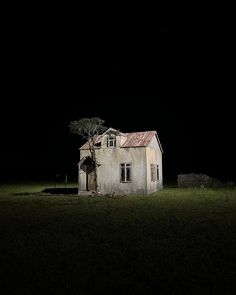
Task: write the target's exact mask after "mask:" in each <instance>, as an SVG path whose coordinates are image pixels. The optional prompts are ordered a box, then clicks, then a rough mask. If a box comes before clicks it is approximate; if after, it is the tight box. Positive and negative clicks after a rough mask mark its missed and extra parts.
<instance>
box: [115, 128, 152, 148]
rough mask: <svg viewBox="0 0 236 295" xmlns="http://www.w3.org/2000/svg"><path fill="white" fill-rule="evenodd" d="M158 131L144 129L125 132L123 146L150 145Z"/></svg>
mask: <svg viewBox="0 0 236 295" xmlns="http://www.w3.org/2000/svg"><path fill="white" fill-rule="evenodd" d="M155 135H156V131H143V132H131V133H125V136H126V140H125V142H124V143H123V145H122V146H121V147H142V146H148V145H149V143H150V142H151V140H152V138H153V136H155Z"/></svg>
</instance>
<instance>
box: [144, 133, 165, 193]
mask: <svg viewBox="0 0 236 295" xmlns="http://www.w3.org/2000/svg"><path fill="white" fill-rule="evenodd" d="M146 163H147V166H146V171H147V194H150V193H153V192H156V191H158V190H160V189H162V188H163V174H162V152H161V150H160V147H159V144H158V142H157V139H156V138H153V139H152V141H151V142H150V144H149V145H148V147H147V148H146ZM151 164H155V165H158V166H159V180H158V181H151Z"/></svg>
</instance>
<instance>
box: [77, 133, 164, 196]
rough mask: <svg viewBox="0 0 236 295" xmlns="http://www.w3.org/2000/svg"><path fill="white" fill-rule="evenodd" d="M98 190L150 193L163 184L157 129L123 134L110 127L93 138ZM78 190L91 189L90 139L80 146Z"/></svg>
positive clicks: (119, 192) (92, 169)
mask: <svg viewBox="0 0 236 295" xmlns="http://www.w3.org/2000/svg"><path fill="white" fill-rule="evenodd" d="M95 149H96V158H97V163H98V167H97V183H98V191H99V192H100V193H102V194H114V193H115V194H150V193H152V192H156V191H158V190H160V189H161V188H162V186H163V178H162V153H163V151H162V147H161V143H160V141H159V138H158V136H157V132H156V131H144V132H132V133H122V132H120V131H118V130H115V129H113V128H109V129H108V130H106V131H105V132H104V133H103V134H101V135H98V136H97V137H96V139H95ZM78 181H79V190H80V191H93V190H94V168H93V165H92V160H91V154H90V149H89V142H86V143H85V144H84V145H83V146H82V147H81V148H80V162H79V164H78Z"/></svg>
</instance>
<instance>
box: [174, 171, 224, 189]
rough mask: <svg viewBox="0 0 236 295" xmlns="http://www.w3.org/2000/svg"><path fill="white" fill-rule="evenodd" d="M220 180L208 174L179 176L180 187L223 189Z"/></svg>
mask: <svg viewBox="0 0 236 295" xmlns="http://www.w3.org/2000/svg"><path fill="white" fill-rule="evenodd" d="M222 186H223V184H222V183H221V181H220V180H218V179H215V178H212V177H210V176H208V175H206V174H195V173H190V174H179V175H178V187H213V188H216V187H222Z"/></svg>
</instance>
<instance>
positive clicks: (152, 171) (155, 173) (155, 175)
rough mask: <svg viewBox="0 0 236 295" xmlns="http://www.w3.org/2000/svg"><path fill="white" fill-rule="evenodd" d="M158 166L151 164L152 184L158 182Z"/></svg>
mask: <svg viewBox="0 0 236 295" xmlns="http://www.w3.org/2000/svg"><path fill="white" fill-rule="evenodd" d="M156 166H157V165H156V164H150V168H151V182H156V181H157V171H156V169H157V168H156Z"/></svg>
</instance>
